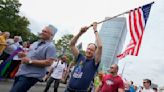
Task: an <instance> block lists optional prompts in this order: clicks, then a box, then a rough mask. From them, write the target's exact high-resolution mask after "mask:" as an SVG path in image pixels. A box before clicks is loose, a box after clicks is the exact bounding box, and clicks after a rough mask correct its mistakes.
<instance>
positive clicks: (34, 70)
mask: <svg viewBox="0 0 164 92" xmlns="http://www.w3.org/2000/svg"><path fill="white" fill-rule="evenodd" d="M92 27H93V34H94V35H95V43H89V44H88V46H87V48H86V51H85V55H84V54H82V53H81V52H80V51H79V50H78V48H77V47H76V43H77V41H78V39H79V38H80V37H81V36H82V35H83V34H84V33H85V32H87V30H88V29H89V27H87V26H85V27H82V28H81V29H80V31H79V32H78V33H77V35H75V36H74V37H73V39H72V40H71V41H70V49H71V52H72V54H73V56H74V58H75V60H74V61H72V62H71V63H68V62H67V58H68V57H67V55H66V54H62V55H60V56H57V55H56V48H55V45H54V44H53V42H52V39H53V38H54V36H55V34H56V32H57V28H55V27H54V26H53V25H48V26H45V27H44V28H43V29H42V31H41V33H40V34H39V40H38V41H36V42H33V43H29V42H28V41H23V40H22V39H21V36H14V37H13V38H10V33H9V32H0V78H1V79H3V78H7V79H14V83H13V85H12V87H11V88H9V89H10V91H9V92H27V91H28V90H30V88H31V87H32V86H34V85H35V84H36V83H37V82H46V86H45V89H44V90H43V92H48V90H49V88H50V86H51V84H52V83H53V84H54V86H53V88H54V92H58V87H59V84H60V83H65V84H66V85H67V86H66V88H65V92H158V89H157V88H152V87H151V80H150V79H143V80H142V81H143V86H138V85H135V83H133V81H129V80H126V79H123V78H122V77H121V76H120V75H119V74H118V70H119V66H118V65H117V64H113V65H111V66H109V70H108V72H109V73H108V74H105V73H103V71H98V67H99V64H100V62H101V55H102V48H103V45H102V42H101V39H100V37H99V34H98V31H97V22H94V23H93V24H92ZM109 48H110V47H109Z"/></svg>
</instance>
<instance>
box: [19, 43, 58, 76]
mask: <svg viewBox="0 0 164 92" xmlns="http://www.w3.org/2000/svg"><path fill="white" fill-rule="evenodd" d="M39 43H40V41H37V42H34V43H33V44H32V45H31V46H30V48H29V52H28V54H27V57H29V58H30V59H31V60H46V59H48V58H52V59H55V58H56V49H55V45H54V44H53V43H52V42H50V41H46V42H45V43H44V44H41V45H40V46H38V44H39ZM45 74H46V67H38V66H34V65H30V64H21V65H20V68H19V70H18V72H17V76H19V75H23V76H26V77H33V78H38V79H42V78H43V77H44V75H45Z"/></svg>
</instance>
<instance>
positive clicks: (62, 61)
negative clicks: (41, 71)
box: [44, 55, 67, 92]
mask: <svg viewBox="0 0 164 92" xmlns="http://www.w3.org/2000/svg"><path fill="white" fill-rule="evenodd" d="M66 61H67V56H66V55H63V56H62V57H60V58H59V60H57V61H56V62H54V63H53V64H52V66H51V67H50V69H49V71H48V72H49V73H48V74H47V76H45V79H44V80H47V79H48V78H49V76H50V75H51V77H50V78H49V80H48V82H47V84H46V88H45V89H44V92H48V90H49V87H50V86H51V83H52V82H53V81H55V82H54V92H58V87H59V83H60V80H61V79H62V76H63V74H64V71H66V69H67V62H66Z"/></svg>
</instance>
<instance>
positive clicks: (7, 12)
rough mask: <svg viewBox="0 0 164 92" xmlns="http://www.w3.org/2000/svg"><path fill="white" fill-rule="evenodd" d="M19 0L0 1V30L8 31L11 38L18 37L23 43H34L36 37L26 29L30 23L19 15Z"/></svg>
mask: <svg viewBox="0 0 164 92" xmlns="http://www.w3.org/2000/svg"><path fill="white" fill-rule="evenodd" d="M20 6H21V4H20V3H19V0H0V30H1V31H3V32H4V31H8V32H10V34H11V37H13V36H15V35H18V36H21V37H22V39H23V40H24V41H26V40H29V39H30V41H34V40H36V39H37V37H36V36H35V35H34V34H32V33H31V32H30V31H29V29H28V28H27V27H28V25H29V24H30V22H29V21H28V19H27V18H26V17H24V16H20V15H19V8H20Z"/></svg>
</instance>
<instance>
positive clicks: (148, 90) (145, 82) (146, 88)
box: [142, 79, 154, 92]
mask: <svg viewBox="0 0 164 92" xmlns="http://www.w3.org/2000/svg"><path fill="white" fill-rule="evenodd" d="M143 87H144V88H143V90H142V92H154V90H153V89H152V88H151V80H150V79H144V80H143Z"/></svg>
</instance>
